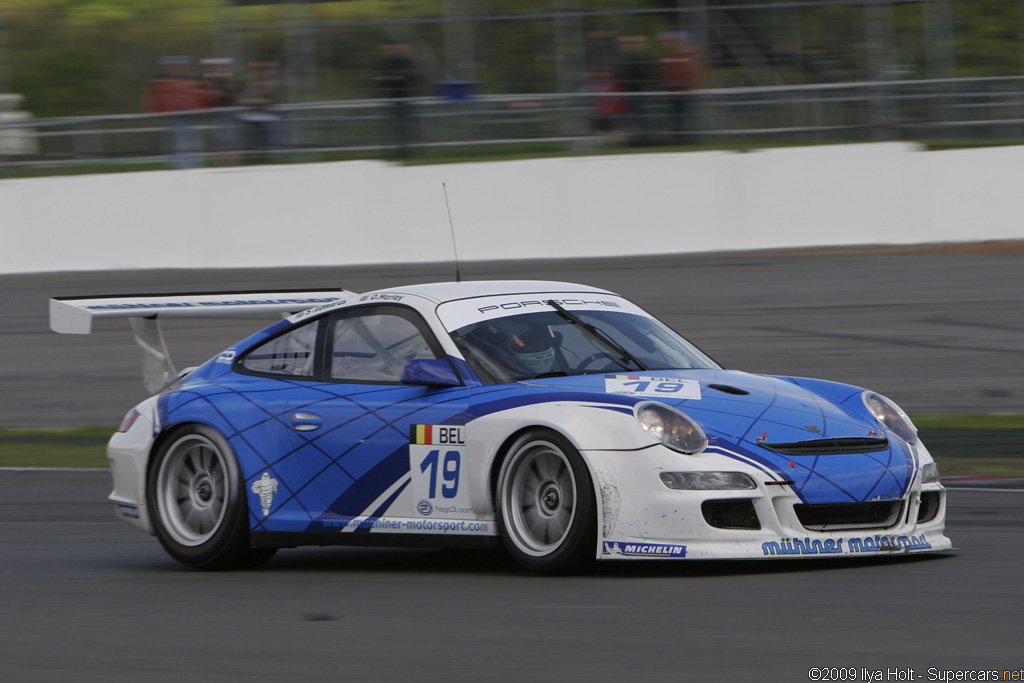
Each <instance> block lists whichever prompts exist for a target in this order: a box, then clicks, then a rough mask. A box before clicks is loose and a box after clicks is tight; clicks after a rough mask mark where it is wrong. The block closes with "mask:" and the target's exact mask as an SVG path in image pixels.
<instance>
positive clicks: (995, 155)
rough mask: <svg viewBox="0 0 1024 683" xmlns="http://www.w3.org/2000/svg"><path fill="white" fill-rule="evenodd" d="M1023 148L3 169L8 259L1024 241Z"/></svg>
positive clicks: (32, 264) (3, 255) (186, 262)
mask: <svg viewBox="0 0 1024 683" xmlns="http://www.w3.org/2000/svg"><path fill="white" fill-rule="evenodd" d="M1022 171H1024V147H1002V148H993V149H968V150H959V151H944V152H923V151H920V150H919V149H918V148H917V147H916V146H914V145H911V144H903V143H884V144H870V145H844V146H827V147H801V148H792V149H778V150H767V151H757V152H749V153H736V152H693V153H680V154H636V155H616V156H604V157H584V158H560V159H535V160H524V161H505V162H485V163H463V164H444V165H431V166H412V167H401V166H392V165H390V164H386V163H383V162H372V161H354V162H340V163H328V164H301V165H286V166H270V167H268V166H261V167H251V168H231V169H197V170H188V171H150V172H145V173H130V174H110V175H91V176H74V177H51V178H36V179H27V180H4V181H0V234H2V245H0V273H16V272H38V271H58V270H98V269H120V268H165V267H192V268H195V267H242V266H295V265H334V264H356V263H393V262H416V261H439V260H451V258H452V245H451V238H450V235H449V232H448V217H447V214H446V212H445V203H444V195H443V192H442V183H445V184H446V185H447V187H448V195H449V198H450V201H451V206H452V216H453V218H454V221H455V230H456V234H457V237H458V243H459V256H460V257H461V258H462V259H463V260H465V261H469V260H482V259H501V258H516V259H518V258H543V257H556V256H613V255H626V254H655V253H685V252H698V251H723V250H740V249H760V248H771V247H800V246H830V245H850V244H914V243H927V242H948V241H954V242H955V241H975V240H995V239H1024V220H1022V219H1021V218H1020V217H1019V214H1020V212H1019V211H1018V205H1017V195H1016V190H1015V188H1017V187H1018V186H1017V183H1018V182H1020V178H1021V177H1022Z"/></svg>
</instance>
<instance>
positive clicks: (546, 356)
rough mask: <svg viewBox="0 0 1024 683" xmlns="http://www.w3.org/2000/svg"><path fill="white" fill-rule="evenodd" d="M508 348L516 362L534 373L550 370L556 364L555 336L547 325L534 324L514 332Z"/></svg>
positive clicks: (538, 373) (507, 345) (525, 369)
mask: <svg viewBox="0 0 1024 683" xmlns="http://www.w3.org/2000/svg"><path fill="white" fill-rule="evenodd" d="M506 349H507V350H508V352H509V354H510V355H511V357H512V359H513V360H514V362H515V363H516V364H517V365H518V366H519V367H520V368H521V369H523V370H524V371H526V372H528V373H530V374H532V375H540V374H543V373H545V372H550V371H551V369H552V368H553V367H554V365H555V337H554V336H553V334H552V332H551V330H549V329H548V328H547V326H546V325H532V326H530V327H527V328H524V329H523V330H522V331H520V332H517V333H513V334H512V335H510V336H509V339H508V342H507V344H506Z"/></svg>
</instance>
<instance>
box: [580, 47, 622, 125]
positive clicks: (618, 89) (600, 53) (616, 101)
mask: <svg viewBox="0 0 1024 683" xmlns="http://www.w3.org/2000/svg"><path fill="white" fill-rule="evenodd" d="M618 63H619V56H618V48H617V46H616V36H615V32H614V31H611V30H609V29H598V30H595V31H591V32H590V33H588V34H587V67H588V73H587V77H588V79H589V81H590V92H592V93H594V94H595V95H596V96H595V97H594V103H593V112H592V114H591V118H590V130H591V133H592V134H593V135H594V136H595V138H596V140H597V142H598V144H608V143H614V142H616V141H617V140H618V137H619V130H620V129H621V127H622V120H623V117H624V116H625V114H626V100H625V99H624V98H623V97H622V95H621V94H620V93H622V84H621V83H619V81H618V79H617V78H616V74H615V71H616V67H617V66H618Z"/></svg>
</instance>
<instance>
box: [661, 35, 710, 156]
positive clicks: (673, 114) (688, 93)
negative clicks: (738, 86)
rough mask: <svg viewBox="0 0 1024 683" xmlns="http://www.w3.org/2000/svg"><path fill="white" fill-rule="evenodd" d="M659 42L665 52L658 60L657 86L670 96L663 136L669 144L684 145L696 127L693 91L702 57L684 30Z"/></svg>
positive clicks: (697, 84) (699, 76)
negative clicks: (664, 134)
mask: <svg viewBox="0 0 1024 683" xmlns="http://www.w3.org/2000/svg"><path fill="white" fill-rule="evenodd" d="M660 40H661V43H662V45H663V46H664V49H665V51H666V52H665V54H664V56H663V57H662V58H661V59H660V60H659V61H658V79H659V85H660V87H661V89H662V90H666V91H668V92H671V93H672V95H670V96H669V98H668V101H667V105H668V107H667V109H668V125H667V127H666V133H667V136H668V140H669V142H670V143H671V144H677V145H679V144H687V143H689V142H691V141H692V140H693V135H692V131H693V130H695V129H696V128H697V125H696V123H697V121H696V116H695V113H694V110H695V107H694V100H695V96H694V94H693V91H694V90H696V89H698V88H699V87H700V86H701V81H702V79H703V77H704V58H703V55H701V53H700V50H698V49H697V47H696V46H695V45H694V44H693V43H692V42H691V40H690V34H689V33H687V32H686V31H676V32H672V33H665V34H663V35H662V36H661V38H660Z"/></svg>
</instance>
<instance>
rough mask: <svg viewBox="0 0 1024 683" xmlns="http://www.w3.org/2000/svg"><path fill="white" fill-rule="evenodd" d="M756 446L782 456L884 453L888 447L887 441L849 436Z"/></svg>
mask: <svg viewBox="0 0 1024 683" xmlns="http://www.w3.org/2000/svg"><path fill="white" fill-rule="evenodd" d="M758 445H759V446H761V447H762V448H767V449H768V450H770V451H774V452H775V453H781V454H782V455H843V454H845V453H874V452H876V451H884V450H885V449H886V448H888V447H889V440H888V439H866V438H862V437H856V436H849V437H840V438H836V439H814V440H811V441H794V442H792V443H761V444H758Z"/></svg>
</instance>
